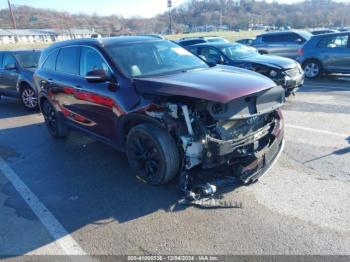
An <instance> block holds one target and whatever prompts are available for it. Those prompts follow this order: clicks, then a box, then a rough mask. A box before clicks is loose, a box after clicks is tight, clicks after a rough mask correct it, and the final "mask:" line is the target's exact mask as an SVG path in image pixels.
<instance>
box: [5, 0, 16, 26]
mask: <svg viewBox="0 0 350 262" xmlns="http://www.w3.org/2000/svg"><path fill="white" fill-rule="evenodd" d="M7 3H8V5H9V10H10V15H11V18H12V25H13V29H17V25H16V19H15V16H14V15H13V11H12V6H11V3H10V0H7Z"/></svg>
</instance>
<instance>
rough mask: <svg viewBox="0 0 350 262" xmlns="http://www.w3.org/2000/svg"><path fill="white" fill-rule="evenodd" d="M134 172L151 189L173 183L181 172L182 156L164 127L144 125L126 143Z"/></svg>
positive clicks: (134, 128)
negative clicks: (153, 186)
mask: <svg viewBox="0 0 350 262" xmlns="http://www.w3.org/2000/svg"><path fill="white" fill-rule="evenodd" d="M126 152H127V156H128V161H129V164H130V167H131V169H132V170H133V171H134V173H135V174H136V176H137V177H139V178H140V179H141V180H143V181H144V182H146V183H148V184H151V185H162V184H165V183H167V182H169V181H170V180H172V179H173V178H174V177H175V176H176V175H177V174H178V171H179V165H180V164H179V163H180V156H179V151H178V149H177V146H176V143H175V141H174V139H173V138H172V137H171V135H170V134H169V133H168V132H167V131H165V130H163V129H161V128H160V127H158V126H156V125H154V124H150V123H144V124H140V125H137V126H135V127H133V128H132V129H131V131H130V132H129V134H128V137H127V142H126Z"/></svg>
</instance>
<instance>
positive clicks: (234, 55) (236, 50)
mask: <svg viewBox="0 0 350 262" xmlns="http://www.w3.org/2000/svg"><path fill="white" fill-rule="evenodd" d="M220 50H221V52H223V53H224V54H225V55H226V56H227V57H228V58H230V59H232V60H237V59H244V58H247V57H251V56H256V55H258V54H259V53H258V52H257V51H256V50H255V49H253V48H251V47H248V46H245V45H241V44H235V45H230V46H225V47H222V48H221V49H220Z"/></svg>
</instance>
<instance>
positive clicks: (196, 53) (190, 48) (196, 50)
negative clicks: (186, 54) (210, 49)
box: [188, 47, 199, 55]
mask: <svg viewBox="0 0 350 262" xmlns="http://www.w3.org/2000/svg"><path fill="white" fill-rule="evenodd" d="M188 50H189V51H190V52H191V53H193V54H195V55H198V53H199V52H198V51H199V50H198V47H189V48H188Z"/></svg>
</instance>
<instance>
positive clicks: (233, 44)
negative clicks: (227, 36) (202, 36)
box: [192, 42, 242, 47]
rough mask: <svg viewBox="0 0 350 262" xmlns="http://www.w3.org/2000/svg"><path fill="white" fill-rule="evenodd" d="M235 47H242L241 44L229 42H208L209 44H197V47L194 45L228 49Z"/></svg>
mask: <svg viewBox="0 0 350 262" xmlns="http://www.w3.org/2000/svg"><path fill="white" fill-rule="evenodd" d="M235 45H239V46H242V45H241V44H239V43H229V42H208V43H200V44H195V45H192V46H213V47H228V46H235Z"/></svg>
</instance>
